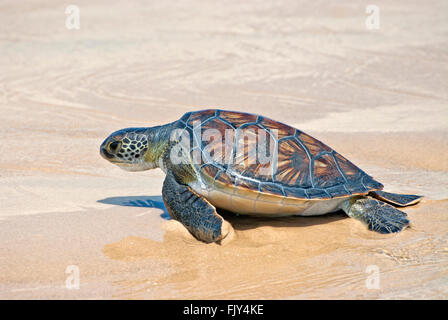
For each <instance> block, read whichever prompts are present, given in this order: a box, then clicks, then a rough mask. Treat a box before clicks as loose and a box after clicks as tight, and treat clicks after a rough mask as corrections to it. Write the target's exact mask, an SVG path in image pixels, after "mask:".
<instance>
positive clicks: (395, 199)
mask: <svg viewBox="0 0 448 320" xmlns="http://www.w3.org/2000/svg"><path fill="white" fill-rule="evenodd" d="M369 195H370V196H372V197H374V198H376V199H378V200H381V201H385V202H387V203H390V204H392V205H394V206H396V207H407V206H412V205H414V204H416V203H418V202H420V200H421V198H422V196H418V195H413V194H398V193H390V192H385V191H371V192H370V193H369Z"/></svg>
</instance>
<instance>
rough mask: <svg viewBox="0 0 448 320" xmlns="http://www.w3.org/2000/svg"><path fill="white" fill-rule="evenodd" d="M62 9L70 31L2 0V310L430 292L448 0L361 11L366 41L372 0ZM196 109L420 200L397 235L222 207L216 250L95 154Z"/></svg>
mask: <svg viewBox="0 0 448 320" xmlns="http://www.w3.org/2000/svg"><path fill="white" fill-rule="evenodd" d="M74 4H75V5H76V6H77V7H78V8H79V14H80V15H79V17H80V20H79V21H80V28H79V29H68V28H67V26H66V19H67V14H66V12H65V10H66V6H67V5H66V4H62V3H61V2H60V1H51V0H37V1H22V2H18V1H13V0H7V1H2V2H1V3H0V17H1V21H2V22H1V23H0V52H1V55H0V70H1V72H0V135H1V137H2V142H1V143H0V299H448V63H447V62H448V19H447V12H448V2H446V1H442V0H433V1H426V2H424V3H423V2H421V1H408V0H406V1H405V0H398V1H394V2H393V3H390V1H376V3H375V4H376V5H377V7H378V8H379V9H380V11H379V12H380V23H379V28H378V29H373V30H370V29H368V28H367V27H366V18H367V17H368V15H369V14H368V13H366V7H367V6H368V5H370V4H371V3H370V1H356V2H350V1H338V2H330V1H301V0H300V1H299V0H287V1H281V2H278V1H271V0H268V1H266V0H263V1H261V0H260V1H259V0H257V1H247V2H242V1H236V0H229V1H205V0H204V1H203V0H200V1H191V0H180V1H174V2H171V1H170V2H166V1H128V2H119V3H116V4H115V3H114V4H112V3H111V1H106V0H95V1H85V0H77V1H76V3H74ZM207 108H222V109H228V110H236V111H244V112H251V113H257V114H262V115H264V116H267V117H270V118H272V119H275V120H278V121H281V122H285V123H288V124H290V125H292V126H295V127H296V128H299V129H301V130H303V131H305V132H307V133H309V134H311V135H312V136H314V137H316V138H317V139H319V140H321V141H323V142H325V143H326V144H328V145H329V146H331V147H333V148H334V149H335V150H336V151H338V152H339V153H341V154H342V155H344V156H345V157H346V158H348V159H350V160H351V161H352V162H354V163H355V164H356V165H357V166H359V167H360V168H362V169H363V170H364V171H366V172H367V173H368V174H370V175H372V176H373V177H374V178H375V179H376V180H378V181H380V182H382V183H383V184H384V185H385V190H387V191H390V192H397V193H413V194H421V195H424V200H423V201H421V202H420V203H419V204H417V205H415V206H411V207H407V208H404V209H403V211H405V212H406V213H407V214H408V216H409V219H410V220H411V224H412V225H411V227H410V228H408V229H406V230H405V231H403V232H401V233H398V234H392V235H381V234H376V233H373V232H370V231H368V230H367V229H366V228H365V227H364V226H363V225H362V224H361V223H359V221H356V220H354V219H350V218H348V217H347V216H346V215H345V214H343V213H342V212H337V213H333V214H328V215H324V216H319V217H286V218H279V219H269V218H251V217H245V216H235V215H231V214H226V215H225V218H226V219H227V220H228V221H229V222H230V223H231V224H232V225H233V227H234V229H235V237H234V239H233V240H232V241H230V242H229V243H226V244H225V245H218V244H205V243H202V242H199V241H197V240H196V239H195V238H193V237H192V236H191V235H190V234H189V233H188V232H187V231H186V229H184V228H183V227H182V226H180V225H179V223H178V222H176V221H173V220H170V218H169V215H168V213H167V211H166V209H165V207H164V205H163V202H162V198H161V188H162V183H163V179H164V174H163V172H162V171H160V170H151V171H146V172H135V173H133V172H125V171H123V170H120V169H119V168H118V167H116V166H113V165H112V164H110V163H108V162H106V161H105V160H104V159H102V158H101V156H100V155H99V146H100V144H101V143H102V141H103V140H104V138H106V137H107V136H108V135H109V134H110V133H111V132H113V131H115V130H118V129H121V128H125V127H147V126H154V125H160V124H165V123H168V122H172V121H175V120H177V119H179V118H180V117H181V116H182V115H183V114H184V113H186V112H188V111H193V110H201V109H207ZM372 268H373V269H372ZM73 270H75V271H73ZM372 270H376V271H377V275H378V278H377V279H378V282H377V284H378V286H375V287H374V288H372V287H371V286H369V285H368V283H369V281H370V280H369V279H371V278H370V276H371V275H372V273H371V271H372ZM73 276H76V277H77V279H79V287H78V286H73V285H72V284H73V283H75V282H71V279H73Z"/></svg>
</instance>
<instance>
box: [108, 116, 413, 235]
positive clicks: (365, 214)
mask: <svg viewBox="0 0 448 320" xmlns="http://www.w3.org/2000/svg"><path fill="white" fill-rule="evenodd" d="M100 153H101V155H102V156H103V157H104V158H105V159H106V160H108V161H110V162H112V163H114V164H116V165H118V166H119V167H121V168H123V169H125V170H128V171H142V170H148V169H153V168H161V169H162V170H163V171H164V172H165V174H166V178H165V181H164V183H163V189H162V198H163V201H164V203H165V206H166V208H167V210H168V212H169V214H170V215H171V217H172V218H173V219H175V220H178V221H180V222H181V223H182V224H183V225H184V226H185V227H186V228H187V229H188V230H189V231H190V232H191V233H192V234H193V235H194V236H195V237H196V238H197V239H199V240H202V241H204V242H219V241H221V240H222V239H224V238H225V237H226V236H227V235H228V234H229V232H231V231H232V227H231V225H230V224H229V223H228V222H227V221H225V220H224V219H223V218H222V217H221V216H220V215H219V214H218V213H217V211H216V208H221V209H225V210H227V211H231V212H235V213H238V214H247V215H257V216H276V217H280V216H288V215H301V216H312V215H322V214H325V213H329V212H334V211H337V210H340V209H342V210H343V211H344V212H345V213H346V214H347V215H348V216H350V217H352V218H355V219H358V220H360V221H362V222H363V223H364V224H366V225H367V226H368V228H369V229H370V230H373V231H376V232H379V233H392V232H398V231H400V230H402V229H403V228H405V227H406V226H408V225H409V220H408V219H407V215H406V213H404V212H402V211H400V210H398V209H396V208H395V207H402V206H408V205H412V204H415V203H417V202H418V201H419V200H420V198H421V196H416V195H402V194H394V193H388V192H384V191H381V190H382V189H383V185H382V184H381V183H379V182H377V181H375V180H374V179H373V178H372V177H371V176H369V175H367V174H366V173H365V172H364V171H362V170H361V169H359V168H358V167H357V166H355V165H354V164H353V163H352V162H350V161H349V160H347V159H346V158H344V157H343V156H342V155H340V154H339V153H337V152H336V151H334V150H333V149H332V148H330V147H328V146H327V145H325V144H324V143H322V142H320V141H318V140H317V139H315V138H313V137H311V136H310V135H308V134H306V133H304V132H303V131H301V130H299V129H295V128H293V127H291V126H288V125H286V124H283V123H280V122H277V121H274V120H271V119H269V118H266V117H263V116H260V115H255V114H248V113H243V112H233V111H225V110H215V109H210V110H202V111H196V112H188V113H186V114H185V115H183V116H182V118H180V119H179V120H177V121H175V122H172V123H169V124H166V125H162V126H156V127H149V128H127V129H122V130H119V131H116V132H114V133H112V134H111V135H110V136H109V137H108V138H107V139H106V140H105V141H104V142H103V143H102V145H101V147H100Z"/></svg>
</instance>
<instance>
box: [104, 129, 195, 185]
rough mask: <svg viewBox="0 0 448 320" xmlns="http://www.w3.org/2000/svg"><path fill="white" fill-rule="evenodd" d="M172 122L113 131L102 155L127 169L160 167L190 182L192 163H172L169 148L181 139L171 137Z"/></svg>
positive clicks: (192, 173) (140, 169)
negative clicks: (176, 139)
mask: <svg viewBox="0 0 448 320" xmlns="http://www.w3.org/2000/svg"><path fill="white" fill-rule="evenodd" d="M178 126H179V123H178V122H177V121H176V122H173V123H169V124H166V125H162V126H156V127H149V128H126V129H121V130H118V131H116V132H114V133H112V134H111V135H110V136H109V137H108V138H106V140H104V142H103V143H102V144H101V147H100V154H101V156H102V157H103V158H104V159H106V160H108V161H110V162H112V163H113V164H115V165H117V166H119V167H120V168H122V169H124V170H126V171H144V170H149V169H154V168H161V169H162V170H163V171H165V172H166V171H167V170H170V171H172V172H174V173H175V174H176V176H177V177H178V179H179V181H182V182H184V183H188V182H189V181H192V180H193V179H194V178H195V173H194V170H193V168H192V167H191V165H190V164H189V162H188V161H187V162H184V163H181V164H173V163H172V162H171V159H170V151H171V148H172V146H173V145H175V144H176V143H178V141H175V140H172V137H171V134H172V132H173V130H175V129H176V128H178Z"/></svg>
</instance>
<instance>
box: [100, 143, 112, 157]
mask: <svg viewBox="0 0 448 320" xmlns="http://www.w3.org/2000/svg"><path fill="white" fill-rule="evenodd" d="M100 155H101V156H102V157H103V158H104V159H106V160H110V159H112V158H114V155H112V154H110V153H109V151H107V149H106V148H105V147H103V146H101V148H100Z"/></svg>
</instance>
